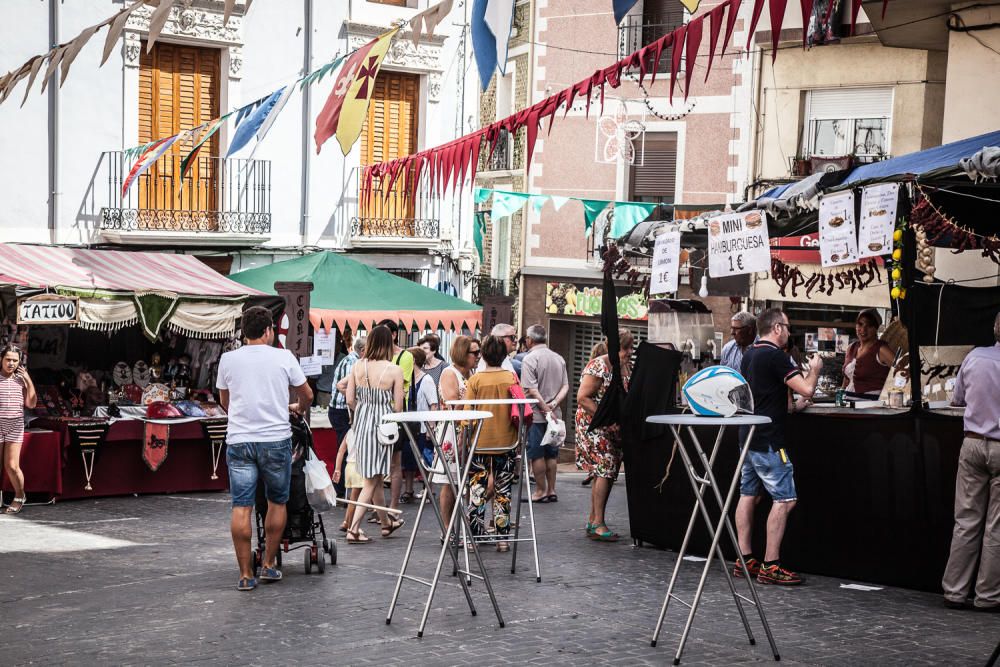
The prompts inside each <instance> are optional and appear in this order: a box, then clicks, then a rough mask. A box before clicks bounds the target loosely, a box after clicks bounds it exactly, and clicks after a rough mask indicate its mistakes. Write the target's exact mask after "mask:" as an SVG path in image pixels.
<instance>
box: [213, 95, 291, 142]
mask: <svg viewBox="0 0 1000 667" xmlns="http://www.w3.org/2000/svg"><path fill="white" fill-rule="evenodd" d="M289 87H290V86H283V87H281V88H279V89H278V90H276V91H274V92H273V93H271V94H270V95H268V96H267V99H265V100H264V102H263V103H262V104H261V105H260V106H259V107H257V109H256V110H255V111H254V112H253V114H251V115H250V116H249V117H248V118H247V119H246V122H244V123H243V124H241V125H239V126H238V127H237V128H236V132H235V133H234V134H233V139H232V141H230V142H229V151H228V152H226V157H227V158H228V157H231V156H232V155H233V154H234V153H236V152H238V151H240V150H241V149H242V148H243V147H244V146H246V145H247V144H248V143H250V139H251V138H253V135H255V134H257V131H258V130H259V129H260V128H261V127H262V126H263V125H264V121H266V120H267V117H268V115H269V114H270V113H271V112H272V111H273V110H274V108H275V107H276V106H277V104H278V100H280V99H281V98H282V97H283V95H284V93H285V89H286V88H289ZM286 99H287V98H286ZM237 122H239V119H237Z"/></svg>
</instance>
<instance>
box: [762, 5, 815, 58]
mask: <svg viewBox="0 0 1000 667" xmlns="http://www.w3.org/2000/svg"><path fill="white" fill-rule="evenodd" d="M770 2H771V4H770V9H771V11H770V13H771V62H772V63H773V62H774V60H775V58H777V57H778V40H779V39H781V23H782V21H784V20H785V6H786V5H787V3H788V0H770ZM802 25H804V26H808V25H809V22H808V21H806V22H804V23H803V24H802ZM803 32H809V30H808V29H807V28H803Z"/></svg>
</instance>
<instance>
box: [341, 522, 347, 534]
mask: <svg viewBox="0 0 1000 667" xmlns="http://www.w3.org/2000/svg"><path fill="white" fill-rule="evenodd" d="M340 532H342V533H346V532H347V522H346V521H344V522H343V523H341V524H340Z"/></svg>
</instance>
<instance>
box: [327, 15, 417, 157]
mask: <svg viewBox="0 0 1000 667" xmlns="http://www.w3.org/2000/svg"><path fill="white" fill-rule="evenodd" d="M398 31H399V28H394V29H392V30H390V31H388V32H385V33H383V34H381V35H379V36H378V37H376V38H375V39H373V40H372V41H370V42H368V43H367V44H365V45H364V46H362V47H361V48H360V49H358V50H357V51H355V52H354V53H353V54H351V56H350V57H349V58H348V59H347V61H346V62H345V63H344V66H343V68H342V69H341V70H340V74H339V75H338V76H337V80H336V82H335V83H334V85H333V91H331V92H330V97H328V98H327V100H326V104H325V105H324V106H323V110H322V111H321V112H320V113H319V116H318V117H317V118H316V133H315V135H314V138H315V140H316V152H317V153H319V151H320V149H321V148H322V147H323V144H324V143H325V142H326V140H327V139H329V138H330V137H332V136H333V135H334V134H336V135H337V142H338V143H339V144H340V149H341V150H342V151H343V153H344V155H347V154H348V153H349V152H350V151H351V146H353V145H354V142H355V141H357V140H358V136H359V135H360V134H361V126H362V125H363V124H364V121H365V115H366V114H367V112H368V103H369V101H370V100H371V96H372V93H373V92H374V91H375V77H377V76H378V72H379V68H380V67H381V66H382V60H383V59H384V58H385V54H386V52H388V50H389V45H390V44H392V39H393V37H395V36H396V33H397V32H398Z"/></svg>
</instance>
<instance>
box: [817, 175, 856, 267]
mask: <svg viewBox="0 0 1000 667" xmlns="http://www.w3.org/2000/svg"><path fill="white" fill-rule="evenodd" d="M819 256H820V263H821V264H822V265H823V267H830V266H840V265H842V264H855V263H857V261H858V237H857V236H856V235H855V227H854V193H853V192H851V191H848V192H840V193H837V194H835V195H830V196H827V197H823V198H822V199H821V200H820V202H819Z"/></svg>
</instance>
